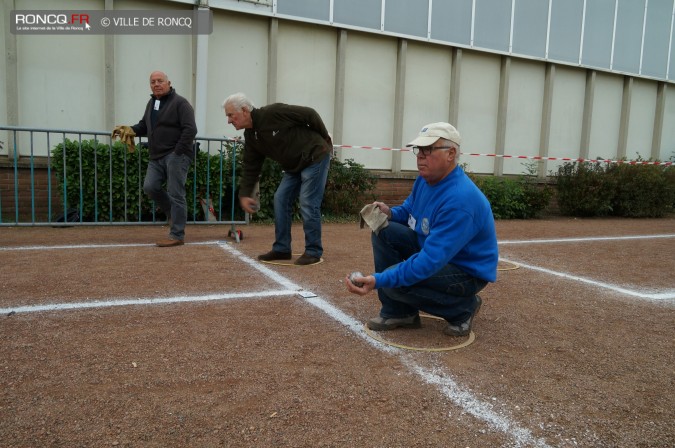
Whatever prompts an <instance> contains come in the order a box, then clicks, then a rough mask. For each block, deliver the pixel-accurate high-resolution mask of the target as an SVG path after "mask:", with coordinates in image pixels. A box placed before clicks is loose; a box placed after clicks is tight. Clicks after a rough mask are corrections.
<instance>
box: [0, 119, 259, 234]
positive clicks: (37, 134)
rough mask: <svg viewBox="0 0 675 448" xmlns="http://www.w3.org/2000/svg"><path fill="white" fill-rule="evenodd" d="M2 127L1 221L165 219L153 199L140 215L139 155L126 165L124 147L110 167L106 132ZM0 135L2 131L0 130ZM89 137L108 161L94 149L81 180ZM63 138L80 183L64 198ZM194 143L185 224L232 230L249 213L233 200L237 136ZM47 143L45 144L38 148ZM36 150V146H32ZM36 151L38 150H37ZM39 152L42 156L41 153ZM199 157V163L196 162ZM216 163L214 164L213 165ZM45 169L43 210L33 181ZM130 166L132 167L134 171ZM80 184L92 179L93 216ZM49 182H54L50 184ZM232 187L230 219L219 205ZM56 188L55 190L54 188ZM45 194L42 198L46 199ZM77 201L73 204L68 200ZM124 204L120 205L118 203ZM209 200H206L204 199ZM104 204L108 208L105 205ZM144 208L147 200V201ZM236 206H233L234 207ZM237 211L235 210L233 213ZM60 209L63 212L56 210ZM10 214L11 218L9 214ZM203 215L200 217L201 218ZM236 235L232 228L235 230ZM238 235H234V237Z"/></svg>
mask: <svg viewBox="0 0 675 448" xmlns="http://www.w3.org/2000/svg"><path fill="white" fill-rule="evenodd" d="M1 131H6V134H4V135H5V137H6V138H3V137H0V140H6V141H3V146H4V147H5V149H6V150H7V154H8V155H7V156H6V157H2V158H0V176H2V177H0V179H1V181H0V226H41V225H47V226H60V225H68V226H71V225H148V224H158V223H159V224H164V223H165V221H163V220H162V221H161V222H158V221H157V219H156V216H155V210H156V207H155V204H154V203H152V207H151V209H152V213H151V217H148V216H147V213H146V214H145V215H146V216H144V214H143V200H144V199H145V200H146V201H148V198H147V197H146V196H145V193H144V191H143V179H144V177H145V173H144V172H142V171H143V166H142V160H141V156H140V155H138V156H136V157H135V161H136V164H135V166H131V165H129V163H130V162H129V160H128V157H127V153H126V152H124V157H123V164H122V166H121V167H115V166H114V165H115V164H114V163H113V161H114V160H113V142H112V140H111V136H110V133H109V132H102V131H84V130H66V129H39V128H28V127H16V126H0V132H1ZM0 135H2V134H0ZM86 140H90V141H93V142H94V146H95V147H99V145H100V144H102V145H104V146H105V147H107V148H108V150H107V156H108V157H107V159H108V160H107V161H106V160H101V159H100V157H99V154H98V152H99V151H96V150H94V151H93V152H92V154H93V161H92V160H87V163H92V162H93V166H94V169H93V179H86V178H85V173H84V166H85V163H84V162H85V161H84V160H83V153H82V150H83V142H84V141H86ZM67 142H69V143H70V146H71V147H72V145H73V143H74V144H76V145H77V159H78V160H77V170H78V171H79V173H78V175H77V176H75V177H76V178H77V179H79V185H78V186H77V191H78V195H77V197H76V198H72V197H69V191H70V192H72V191H73V189H72V185H68V179H69V178H72V177H71V176H69V175H68V174H69V172H68V170H72V168H73V165H72V160H71V165H69V164H68V160H67V159H68V156H71V157H72V153H68V154H67V150H66V146H67ZM146 143H147V141H146V140H144V139H140V141H139V145H138V146H139V149H138V151H140V150H141V149H140V148H143V147H144V145H145V144H146ZM194 144H195V148H196V151H195V161H194V163H193V177H192V190H191V191H188V192H186V194H188V195H191V196H192V201H191V202H192V209H191V210H188V223H190V224H231V225H232V231H235V227H234V226H235V225H236V224H244V225H245V224H248V223H249V215H248V213H244V212H243V211H241V210H240V209H238V203H237V201H235V190H236V155H237V146H238V145H239V142H238V141H237V140H233V139H228V138H210V137H199V136H197V137H196V138H195V141H194ZM42 145H46V147H42ZM52 145H54V148H55V147H56V146H57V145H63V151H62V152H63V155H62V157H63V161H61V160H59V163H62V164H63V167H62V170H63V172H62V176H60V179H59V181H57V182H56V183H58V185H56V184H55V182H53V181H52V175H53V174H54V160H53V157H52V152H53V149H54V148H53V147H52ZM36 149H37V151H36ZM197 152H205V153H206V158H205V164H206V166H205V170H202V169H200V168H202V167H198V166H197V165H198V164H199V163H204V157H198V156H197ZM37 154H40V155H37ZM43 154H44V155H43ZM215 157H218V164H219V166H218V173H219V174H218V176H219V178H218V180H217V187H216V188H217V190H218V191H217V192H215V191H212V189H213V187H212V182H214V179H211V164H212V159H214V158H215ZM200 161H201V162H200ZM225 161H231V163H232V166H231V182H230V183H226V182H227V179H226V165H225V164H224V163H225ZM104 162H107V165H108V167H109V168H108V170H107V173H105V176H106V177H107V185H108V190H109V191H108V195H107V203H104V202H101V200H100V198H99V193H100V191H99V184H100V183H101V180H102V179H101V178H100V177H99V175H100V174H99V172H100V170H99V169H98V167H99V163H100V164H102V165H103V163H104ZM214 166H215V165H214ZM120 169H121V170H122V174H123V177H124V183H123V188H122V190H123V191H121V192H120V191H114V187H113V178H114V177H115V176H119V174H120V173H119V172H118V171H119V170H120ZM41 170H45V172H46V192H45V191H44V186H43V187H42V189H41V190H40V191H41V193H42V194H41V195H39V196H40V197H41V199H42V205H43V206H44V201H45V200H46V202H47V204H46V206H47V209H46V212H42V213H38V211H37V209H38V202H39V201H38V197H37V196H38V186H37V184H36V172H39V171H41ZM132 170H135V173H133V171H132ZM204 171H205V173H206V179H200V182H201V183H202V185H203V186H205V191H203V190H202V191H198V173H203V172H204ZM25 172H28V182H25V181H24V180H25V177H26V176H25V174H24V173H25ZM129 174H135V176H133V177H134V178H135V179H137V182H136V183H135V184H134V185H129V184H128V177H129V176H128V175H129ZM85 183H87V187H88V188H91V183H93V198H94V199H93V213H90V214H91V215H93V216H86V217H85V216H84V213H83V210H84V208H85ZM53 184H54V185H53ZM228 187H229V188H230V189H231V193H232V194H231V198H230V203H229V206H230V210H229V211H230V213H229V218H230V219H229V220H224V219H223V218H224V217H227V213H226V212H224V210H223V208H226V206H227V205H228V204H224V201H225V195H224V192H226V191H227V188H228ZM55 188H58V189H59V190H55ZM55 191H59V193H60V194H59V197H58V200H59V201H60V204H59V205H55V204H54V203H53V201H54V198H53V197H52V196H53V193H54V192H55ZM211 195H215V196H217V198H214V199H215V200H216V201H217V204H218V213H217V216H216V220H215V221H214V220H213V219H209V218H208V216H209V212H208V210H204V212H203V213H201V214H200V213H199V211H200V209H203V207H201V204H200V199H203V200H204V201H210V200H211ZM45 196H46V199H45ZM130 197H136V198H138V199H137V201H136V202H137V203H136V205H135V206H132V208H131V209H129V206H130V203H129V198H130ZM75 202H76V203H77V205H75V206H73V205H72V204H73V203H75ZM122 203H123V205H122ZM206 203H207V204H208V202H206ZM91 206H92V204H88V209H90V208H91ZM104 206H107V207H104ZM136 207H137V210H136V212H135V216H136V218H135V219H130V218H129V216H130V215H131V214H134V213H132V210H133V209H134V208H136ZM146 207H147V205H146ZM235 207H237V210H235ZM102 208H107V210H108V213H107V216H105V215H102V213H103V212H102ZM116 208H118V209H120V210H123V218H122V219H120V218H119V217H117V218H115V216H114V214H113V210H114V209H116ZM71 209H75V210H77V211H78V212H79V213H78V215H79V219H78V220H77V221H76V222H71V221H68V220H67V218H66V217H67V215H68V212H69V210H71ZM237 212H238V213H237ZM61 213H62V214H61ZM59 214H61V217H64V222H59V219H58V216H57V215H59ZM235 216H243V218H242V219H240V220H235ZM12 217H13V219H12ZM200 217H202V218H203V219H200ZM234 233H235V236H236V231H235V232H234ZM237 239H238V238H237Z"/></svg>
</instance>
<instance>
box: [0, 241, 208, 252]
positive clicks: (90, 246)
mask: <svg viewBox="0 0 675 448" xmlns="http://www.w3.org/2000/svg"><path fill="white" fill-rule="evenodd" d="M215 243H216V241H204V242H198V243H187V244H185V246H210V245H213V244H215ZM120 247H158V246H157V245H156V244H151V243H126V244H125V243H122V244H72V245H66V244H62V245H56V246H6V247H0V252H12V251H24V250H25V251H29V250H64V249H67V250H71V249H118V248H120ZM161 249H162V250H167V249H166V248H161Z"/></svg>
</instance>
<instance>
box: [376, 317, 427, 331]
mask: <svg viewBox="0 0 675 448" xmlns="http://www.w3.org/2000/svg"><path fill="white" fill-rule="evenodd" d="M367 326H368V328H369V329H371V330H375V331H387V330H393V329H394V328H399V327H400V328H420V327H421V326H422V322H421V321H420V316H419V314H415V315H414V316H410V317H392V318H389V319H385V318H384V317H379V316H378V317H373V318H372V319H370V320H369V321H368V324H367Z"/></svg>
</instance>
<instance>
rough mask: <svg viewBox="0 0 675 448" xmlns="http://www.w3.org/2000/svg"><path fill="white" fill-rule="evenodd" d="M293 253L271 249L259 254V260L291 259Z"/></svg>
mask: <svg viewBox="0 0 675 448" xmlns="http://www.w3.org/2000/svg"><path fill="white" fill-rule="evenodd" d="M292 257H293V255H292V254H291V253H290V252H289V253H286V252H277V251H274V250H271V251H269V252H267V253H266V254H262V255H258V260H260V261H274V260H290V259H291V258H292Z"/></svg>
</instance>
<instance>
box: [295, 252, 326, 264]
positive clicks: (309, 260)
mask: <svg viewBox="0 0 675 448" xmlns="http://www.w3.org/2000/svg"><path fill="white" fill-rule="evenodd" d="M320 261H321V258H318V257H314V256H312V255H307V253H303V254H302V255H300V258H298V259H297V260H295V263H294V264H297V265H300V266H307V265H310V264H317V263H319V262H320Z"/></svg>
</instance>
